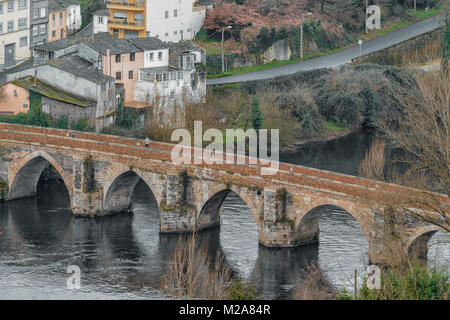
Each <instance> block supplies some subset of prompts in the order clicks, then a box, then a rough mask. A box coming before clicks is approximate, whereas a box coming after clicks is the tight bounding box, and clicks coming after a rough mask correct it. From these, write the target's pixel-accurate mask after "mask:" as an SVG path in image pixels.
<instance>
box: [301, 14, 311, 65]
mask: <svg viewBox="0 0 450 320" xmlns="http://www.w3.org/2000/svg"><path fill="white" fill-rule="evenodd" d="M306 14H307V15H309V14H312V13H311V12H308V13H306ZM304 15H305V14H304V13H302V14H300V58H301V59H303V16H304Z"/></svg>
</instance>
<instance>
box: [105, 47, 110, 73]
mask: <svg viewBox="0 0 450 320" xmlns="http://www.w3.org/2000/svg"><path fill="white" fill-rule="evenodd" d="M110 59H111V58H110V57H109V49H106V65H107V72H106V74H109V75H111V60H110Z"/></svg>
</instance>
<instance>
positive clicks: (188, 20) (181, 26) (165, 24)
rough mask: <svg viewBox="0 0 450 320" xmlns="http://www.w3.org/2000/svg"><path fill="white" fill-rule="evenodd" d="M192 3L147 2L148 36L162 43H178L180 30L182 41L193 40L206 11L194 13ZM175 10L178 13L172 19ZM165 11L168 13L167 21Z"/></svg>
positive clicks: (171, 0) (172, 0) (181, 0)
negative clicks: (157, 37) (156, 38)
mask: <svg viewBox="0 0 450 320" xmlns="http://www.w3.org/2000/svg"><path fill="white" fill-rule="evenodd" d="M193 2H194V0H164V1H162V0H156V1H155V0H147V32H149V33H150V34H149V36H151V37H155V36H159V39H161V40H162V41H173V42H178V41H180V40H181V34H180V31H181V30H182V31H183V39H184V40H191V39H193V38H194V36H195V34H196V33H197V32H198V31H199V30H200V28H201V26H202V24H203V20H204V18H205V15H206V10H200V11H194V10H193V5H192V4H193ZM175 9H176V10H177V11H178V15H177V17H174V10H175ZM166 11H168V12H169V17H168V18H167V19H166V18H165V12H166ZM188 30H189V31H188ZM174 32H176V34H174ZM166 34H167V35H166Z"/></svg>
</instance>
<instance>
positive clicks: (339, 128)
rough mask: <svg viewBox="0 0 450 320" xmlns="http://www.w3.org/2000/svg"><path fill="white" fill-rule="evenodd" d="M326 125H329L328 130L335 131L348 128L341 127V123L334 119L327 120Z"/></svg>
mask: <svg viewBox="0 0 450 320" xmlns="http://www.w3.org/2000/svg"><path fill="white" fill-rule="evenodd" d="M326 126H327V129H328V130H333V131H344V130H347V128H343V127H340V126H339V125H337V124H336V123H334V122H333V121H326Z"/></svg>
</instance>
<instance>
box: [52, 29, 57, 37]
mask: <svg viewBox="0 0 450 320" xmlns="http://www.w3.org/2000/svg"><path fill="white" fill-rule="evenodd" d="M54 37H56V32H55V31H54V30H53V31H52V38H54Z"/></svg>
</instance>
